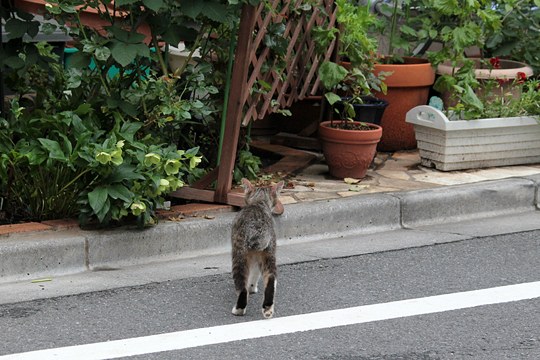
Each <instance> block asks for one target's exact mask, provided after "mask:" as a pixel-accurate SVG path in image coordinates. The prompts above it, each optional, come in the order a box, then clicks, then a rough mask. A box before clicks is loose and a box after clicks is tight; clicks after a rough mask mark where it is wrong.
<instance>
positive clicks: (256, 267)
mask: <svg viewBox="0 0 540 360" xmlns="http://www.w3.org/2000/svg"><path fill="white" fill-rule="evenodd" d="M248 266H249V275H248V290H249V293H250V294H256V293H257V292H258V291H259V288H258V284H259V279H260V278H261V259H260V255H255V254H253V255H252V256H249V257H248Z"/></svg>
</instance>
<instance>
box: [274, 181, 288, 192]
mask: <svg viewBox="0 0 540 360" xmlns="http://www.w3.org/2000/svg"><path fill="white" fill-rule="evenodd" d="M283 186H285V183H284V182H283V180H281V181H280V182H278V183H277V184H276V185H274V186H272V190H274V191H275V192H276V194H279V192H280V191H281V190H283Z"/></svg>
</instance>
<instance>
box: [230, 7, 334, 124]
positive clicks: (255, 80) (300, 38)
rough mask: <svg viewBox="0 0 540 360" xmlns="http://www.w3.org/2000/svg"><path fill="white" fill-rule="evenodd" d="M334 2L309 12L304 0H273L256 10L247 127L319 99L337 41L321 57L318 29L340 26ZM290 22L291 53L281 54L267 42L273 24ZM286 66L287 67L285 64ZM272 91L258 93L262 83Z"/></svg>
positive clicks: (287, 29) (246, 97)
mask: <svg viewBox="0 0 540 360" xmlns="http://www.w3.org/2000/svg"><path fill="white" fill-rule="evenodd" d="M333 3H334V1H333V0H321V1H320V3H319V6H314V7H312V8H311V9H310V10H308V11H306V10H305V9H302V7H303V6H305V1H302V0H286V1H283V0H273V1H271V3H268V2H262V3H261V4H260V5H259V6H258V7H257V8H256V9H255V18H256V21H255V22H254V24H253V26H252V29H251V33H252V34H253V40H252V42H251V44H250V46H249V49H248V53H249V72H248V78H247V82H246V84H245V86H244V88H243V91H242V96H241V100H240V102H241V103H242V104H244V108H243V109H244V111H245V113H244V116H243V118H242V123H243V124H244V125H246V124H248V123H249V122H250V121H253V120H257V119H262V118H264V117H265V116H266V115H268V114H269V113H271V112H274V111H275V110H277V109H283V108H287V107H290V106H291V105H292V104H293V102H295V101H297V100H302V99H304V98H305V97H306V96H310V95H315V94H316V93H317V90H318V87H319V80H318V77H317V69H318V66H319V64H320V63H321V62H322V61H324V60H328V59H329V58H330V57H331V56H332V53H333V50H334V47H335V40H334V42H332V43H331V44H330V46H328V49H327V51H326V53H325V54H324V55H323V56H321V55H319V54H317V52H316V51H315V43H314V42H313V40H312V29H313V28H314V27H315V26H318V27H323V28H333V27H335V25H336V24H335V22H336V14H335V8H334V4H333ZM284 19H285V20H286V22H285V30H284V32H283V38H284V39H285V41H286V42H287V43H288V46H287V51H286V53H285V54H277V55H276V54H275V53H274V52H273V51H272V50H271V49H270V48H268V47H266V46H265V44H264V39H265V37H266V36H267V30H268V28H269V26H270V25H271V24H280V23H282V22H283V20H284ZM280 64H284V66H283V65H280ZM260 83H263V84H267V85H266V86H267V87H269V89H264V91H263V92H262V93H261V92H253V89H255V88H257V86H258V84H260Z"/></svg>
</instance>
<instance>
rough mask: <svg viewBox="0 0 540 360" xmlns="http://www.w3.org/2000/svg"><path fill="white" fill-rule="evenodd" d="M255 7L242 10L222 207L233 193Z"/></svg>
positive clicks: (218, 197) (221, 178)
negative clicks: (230, 193)
mask: <svg viewBox="0 0 540 360" xmlns="http://www.w3.org/2000/svg"><path fill="white" fill-rule="evenodd" d="M255 15H256V11H255V7H253V6H251V5H247V4H245V5H244V6H243V7H242V16H241V18H240V28H239V31H238V45H237V47H236V52H235V57H234V58H235V61H234V67H233V76H232V79H231V93H230V95H229V100H228V101H229V106H228V108H227V117H226V120H225V121H226V124H225V134H224V136H225V141H224V142H223V147H222V149H221V154H222V157H221V163H220V164H219V173H218V178H217V186H216V193H215V198H214V200H215V201H216V202H219V203H227V200H228V199H227V194H228V193H229V191H230V190H231V186H232V176H233V170H234V163H235V160H236V150H237V148H238V138H239V135H240V126H241V121H242V111H243V105H244V104H243V102H242V98H241V96H239V94H242V91H243V89H244V87H245V83H246V79H247V74H248V67H249V55H250V54H249V53H250V52H249V49H250V47H251V42H252V41H253V27H254V25H255V21H256V16H255Z"/></svg>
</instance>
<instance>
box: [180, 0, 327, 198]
mask: <svg viewBox="0 0 540 360" xmlns="http://www.w3.org/2000/svg"><path fill="white" fill-rule="evenodd" d="M319 5H320V6H314V7H313V8H312V9H311V10H310V11H305V10H303V9H302V6H303V1H302V0H272V1H264V2H261V4H260V5H258V6H257V7H254V6H251V5H244V6H243V8H242V14H241V20H240V28H239V33H238V43H237V46H236V51H235V62H234V67H233V72H232V78H231V92H230V96H229V99H228V108H227V117H226V124H225V134H224V140H225V141H224V142H223V146H222V157H221V162H220V164H219V166H218V167H216V169H214V171H212V172H211V173H210V174H208V175H207V176H206V177H205V178H204V179H202V180H201V181H200V182H199V183H197V184H195V185H193V186H191V187H185V188H182V189H180V190H178V191H176V192H174V193H173V194H172V195H173V196H177V197H181V198H184V199H192V200H200V201H207V202H217V203H223V204H230V205H238V206H240V205H243V198H242V196H241V195H240V194H237V193H231V187H232V178H233V170H234V164H235V159H236V151H237V146H238V139H239V134H240V128H241V126H242V125H247V124H249V123H250V122H251V121H255V120H258V119H262V118H264V117H265V116H266V115H268V114H270V113H272V112H275V111H276V110H278V109H284V108H287V107H290V106H291V105H292V104H293V103H294V102H295V101H297V100H302V99H304V98H306V97H308V96H312V95H315V94H317V91H318V90H319V79H318V76H317V71H318V68H319V65H320V64H321V63H322V62H323V61H324V60H329V59H330V58H332V57H333V56H334V49H335V47H336V41H337V40H334V41H333V42H332V43H331V44H329V46H328V48H327V50H326V52H325V54H324V55H320V54H318V52H317V51H316V49H315V43H314V42H313V39H312V29H313V28H314V27H315V26H320V27H325V28H333V27H335V26H336V13H335V6H334V0H320V3H319ZM283 20H285V29H284V31H283V34H282V36H283V38H284V39H285V40H286V41H287V42H288V46H287V49H286V53H285V54H284V55H283V54H281V58H280V57H279V56H276V54H275V53H274V52H273V51H272V49H270V48H269V47H267V46H265V41H264V40H265V36H266V35H267V29H268V27H269V26H270V25H272V24H273V23H282V22H283ZM278 64H281V66H278ZM259 84H264V85H265V91H264V92H257V91H253V89H254V88H255V87H256V86H258V85H259ZM214 180H217V185H216V189H215V190H207V189H206V188H207V187H208V185H209V184H210V183H212V182H213V181H214Z"/></svg>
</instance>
